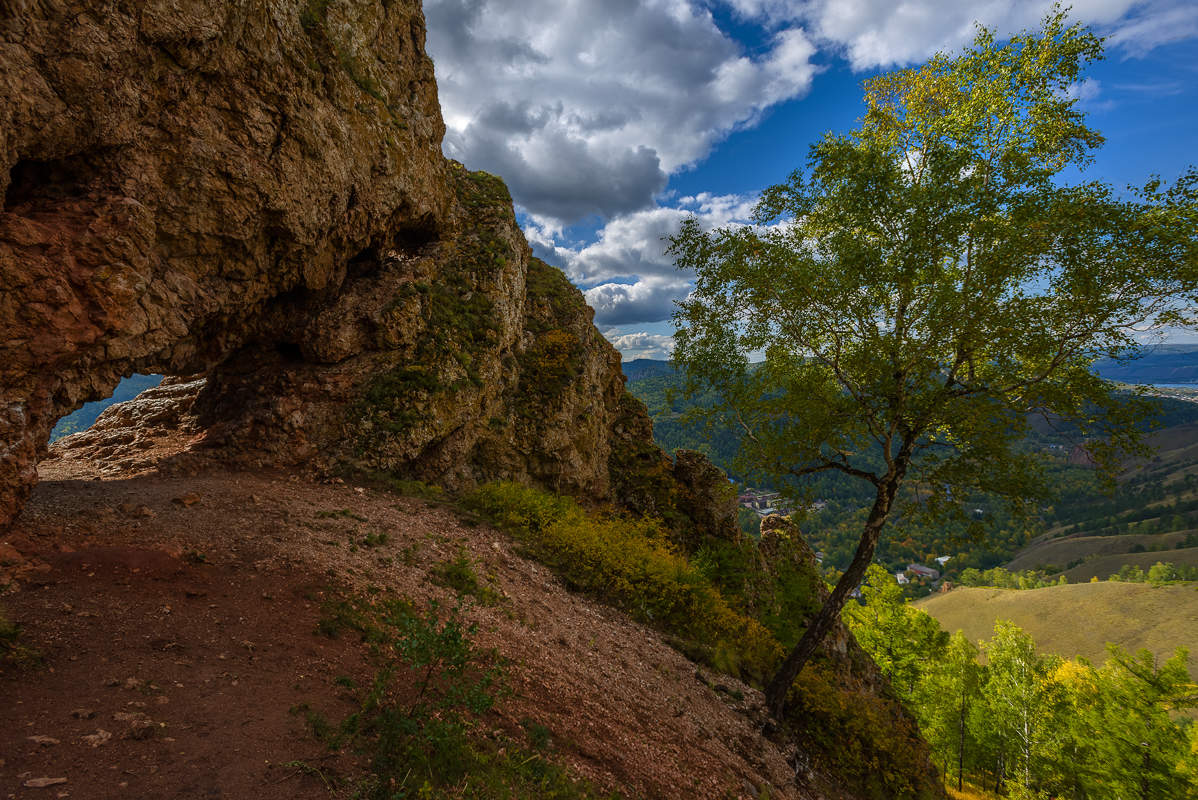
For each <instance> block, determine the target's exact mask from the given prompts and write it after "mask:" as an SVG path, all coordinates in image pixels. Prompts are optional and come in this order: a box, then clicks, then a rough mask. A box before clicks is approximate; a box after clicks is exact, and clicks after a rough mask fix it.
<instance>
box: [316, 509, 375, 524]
mask: <svg viewBox="0 0 1198 800" xmlns="http://www.w3.org/2000/svg"><path fill="white" fill-rule="evenodd" d="M316 518H317V519H338V518H341V519H352V520H356V521H357V522H369V521H370V520H368V519H366V517H364V516H362V515H361V514H356V513H354V512H353V511H350V510H349V509H348V508H338V509H335V510H333V511H317V512H316Z"/></svg>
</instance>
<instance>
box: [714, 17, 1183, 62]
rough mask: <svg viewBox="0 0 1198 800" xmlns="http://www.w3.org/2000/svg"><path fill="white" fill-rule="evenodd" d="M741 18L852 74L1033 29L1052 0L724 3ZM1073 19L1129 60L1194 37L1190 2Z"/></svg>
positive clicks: (918, 60)
mask: <svg viewBox="0 0 1198 800" xmlns="http://www.w3.org/2000/svg"><path fill="white" fill-rule="evenodd" d="M724 2H725V3H726V4H727V5H728V6H729V7H730V8H732V9H733V10H735V11H736V12H737V13H738V14H739V15H741V16H742V17H744V18H746V19H749V20H753V21H757V22H760V23H762V24H767V25H772V26H775V27H782V26H788V25H796V24H801V25H804V26H806V27H807V29H808V30H809V32H810V33H811V35H812V37H813V38H815V39H816V41H817V42H819V43H821V44H824V45H828V46H831V47H834V48H839V49H840V50H841V51H842V52H843V53H844V55H845V57H846V58H847V59H848V60H849V62H850V63H851V64H852V65H853V67H854V69H859V70H864V69H873V68H877V67H890V66H894V65H900V64H911V63H915V62H920V61H923V60H925V59H927V58H928V57H929V56H931V55H932V54H933V53H935V52H937V51H940V50H956V49H959V48H960V47H962V46H963V45H966V44H968V43H969V41H970V40H971V39H972V38H973V35H974V31H975V23H981V24H982V25H985V26H986V27H988V28H994V29H996V30H997V31H998V33H999V35H1000V36H1006V35H1010V34H1013V33H1016V32H1018V31H1020V30H1024V29H1034V28H1035V27H1036V26H1037V25H1038V24H1039V22H1040V20H1041V19H1043V18H1044V15H1045V14H1046V13H1047V12H1048V11H1049V10H1050V9H1051V8H1052V5H1053V0H972V1H969V2H967V1H965V0H806V2H786V0H724ZM1069 5H1070V17H1071V19H1075V20H1078V21H1080V22H1083V23H1085V24H1088V25H1092V26H1094V27H1095V28H1096V29H1097V30H1098V31H1099V33H1102V34H1105V35H1107V36H1108V37H1109V38H1108V45H1109V46H1111V47H1122V48H1123V49H1124V50H1125V51H1126V52H1128V53H1129V54H1131V55H1143V54H1144V53H1146V52H1148V51H1149V50H1152V49H1153V48H1154V47H1158V46H1160V45H1162V44H1167V43H1169V42H1173V41H1179V40H1182V39H1187V38H1190V37H1192V36H1195V35H1198V5H1196V4H1195V3H1194V2H1193V0H1147V2H1146V1H1145V0H1073V2H1072V3H1070V4H1069Z"/></svg>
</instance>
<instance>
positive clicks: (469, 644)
mask: <svg viewBox="0 0 1198 800" xmlns="http://www.w3.org/2000/svg"><path fill="white" fill-rule="evenodd" d="M325 612H326V617H329V618H330V620H331V622H332V623H334V624H335V625H336V627H337V628H338V629H344V628H350V629H354V630H357V631H358V632H359V633H361V635H362V638H363V640H364V641H366V642H368V643H369V644H370V647H371V653H372V655H373V657H374V660H375V661H376V663H377V664H378V670H377V672H376V673H375V675H374V678H373V679H372V680H371V681H370V683H369V685H367V686H364V687H358V686H356V685H355V684H354V682H353V681H352V680H350V679H348V678H344V677H342V678H338V679H337V683H338V685H340V686H343V687H345V688H346V689H348V690H349V691H351V693H353V695H354V697H355V698H356V700H357V703H358V710H357V711H355V712H354V713H353V714H351V715H350V716H348V717H346V718H345V719H344V720H341V721H340V722H339V723H332V722H330V721H329V720H327V719H326V718H325V717H324V716H323V715H321V714H319V713H317V712H315V711H313V710H312V709H310V708H308V707H307V706H306V705H303V706H297V707H295V708H293V709H292V712H293V713H296V714H302V715H303V716H304V717H305V719H306V720H307V723H308V725H309V727H310V728H311V730H312V732H313V734H314V735H315V736H317V737H318V738H319V739H320V740H321V741H323V742H325V744H327V745H328V747H329V748H330V749H339V748H342V747H348V748H350V749H352V750H354V751H356V752H358V753H361V754H363V755H365V756H367V757H368V758H369V760H370V767H369V775H368V776H367V777H366V778H364V779H363V780H362V781H361V782H360V785H359V786H358V787H357V792H356V793H355V795H354V796H355V797H363V798H370V800H395V798H409V797H446V796H455V797H456V796H469V797H475V798H496V800H498V798H510V797H543V798H562V800H571V799H573V798H597V797H600V796H605V795H600V794H599V793H598V792H597V791H596V790H595V788H594V787H593V786H592V785H591V784H589V783H588V782H586V781H580V780H577V779H575V778H573V777H572V776H571V775H570V774H569V773H568V772H567V771H566V770H565V769H563V768H562V767H560V766H558V765H556V764H553V763H551V762H549V761H547V760H546V759H545V758H544V757H543V755H542V754H541V753H540V752H532V753H530V752H528V751H526V750H524V749H522V748H521V747H519V746H517V745H516V744H515V743H514V742H509V741H507V740H506V739H503V738H502V737H500V738H498V739H496V738H494V737H492V738H486V737H483V736H481V735H478V734H477V733H476V729H477V727H478V722H479V719H480V718H481V717H482V716H483V715H485V714H486V713H487V712H488V711H490V710H491V708H492V707H493V706H494V704H495V702H496V701H497V700H498V699H499V698H500V697H502V696H503V695H504V694H505V693H506V689H505V687H504V680H503V679H504V665H503V663H502V661H501V660H500V658H499V657H498V655H497V654H496V653H495V651H493V650H482V649H479V648H478V647H476V646H475V644H474V641H473V637H474V634H475V632H476V628H475V626H474V625H470V624H467V623H466V622H465V621H464V620H463V619H462V616H461V608H460V607H459V606H454V607H452V608H450V609H448V610H443V609H442V608H441V607H440V606H439V605H438V604H436V603H432V604H430V606H429V608H428V609H427V610H426V611H425V612H423V613H419V612H417V611H415V610H414V609H413V607H412V605H411V604H410V603H408V602H407V601H405V600H402V599H399V598H389V597H381V596H375V597H374V598H373V599H370V600H365V599H354V600H346V599H336V600H333V601H330V602H329V603H326V607H325ZM526 729H527V730H529V731H530V740H531V741H532V742H533V743H534V746H537V745H536V743H537V742H538V741H540V742H541V743H542V744H546V743H547V741H548V729H547V728H544V727H543V726H538V725H536V723H533V722H531V721H528V724H527V725H526ZM539 731H545V733H544V737H543V739H542V738H541V737H540V736H539ZM294 766H297V767H300V765H299V764H298V762H296V763H295V764H294ZM302 771H305V772H309V770H306V769H303V770H302ZM310 774H311V773H310ZM318 777H320V778H321V780H322V781H325V782H326V786H327V778H326V776H325V775H324V774H323V773H321V774H320V775H318ZM467 788H468V789H469V794H465V791H466V789H467ZM613 797H614V795H613Z"/></svg>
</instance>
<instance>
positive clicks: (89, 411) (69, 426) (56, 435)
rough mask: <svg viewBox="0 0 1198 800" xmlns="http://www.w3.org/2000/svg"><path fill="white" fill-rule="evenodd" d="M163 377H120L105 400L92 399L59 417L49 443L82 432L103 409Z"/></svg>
mask: <svg viewBox="0 0 1198 800" xmlns="http://www.w3.org/2000/svg"><path fill="white" fill-rule="evenodd" d="M163 377H164V376H163V375H131V376H130V377H128V378H122V379H121V382H120V383H118V384H117V387H116V388H115V389H113V391H112V395H110V396H109V397H108V398H107V399H106V400H94V401H92V402H90V403H84V404H83V406H82V407H81V408H78V409H76V410H75V411H72V412H71V413H70V414H67V415H66V416H65V417H63V418H62V419H60V420H59V421H58V423H57V424H56V425H55V426H54V430H52V431H51V432H50V443H51V444H53V443H54V442H56V441H58V440H59V439H61V438H63V437H64V436H70V435H71V434H72V433H82V432H83V431H86V430H88V429H89V428H91V426H92V425H94V424H95V422H96V419H98V418H99V416H100V414H101V413H103V411H104V409H106V408H108V407H109V406H111V405H115V404H116V403H123V402H125V401H126V400H132V399H133V398H134V397H137V396H138V395H139V394H141V393H142V392H144V391H145V390H146V389H153V388H154V387H155V386H157V385H158V384H160V383H162V379H163Z"/></svg>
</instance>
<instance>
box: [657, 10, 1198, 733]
mask: <svg viewBox="0 0 1198 800" xmlns="http://www.w3.org/2000/svg"><path fill="white" fill-rule="evenodd" d="M1101 52H1102V49H1101V42H1100V40H1099V39H1098V38H1097V37H1095V36H1094V35H1093V34H1092V33H1091V32H1090V31H1089V30H1088V29H1086V28H1084V27H1081V26H1078V25H1071V24H1068V21H1067V19H1066V17H1065V13H1064V12H1063V11H1061V10H1060V9H1059V8H1058V9H1056V10H1054V11H1053V12H1052V13H1050V14H1049V16H1048V17H1047V18H1046V19H1045V21H1044V23H1043V26H1042V28H1041V29H1040V30H1039V31H1036V32H1030V33H1024V34H1022V35H1019V36H1015V37H1013V38H1012V39H1011V40H1010V41H1009V42H1006V43H1000V42H998V41H996V39H995V37H994V35H993V34H992V33H991V32H989V31H986V30H980V31H979V33H978V34H977V37H976V38H975V40H974V42H973V45H972V47H971V48H970V49H969V50H967V51H966V52H964V53H963V54H961V55H957V56H949V55H939V56H937V57H935V58H933V59H932V60H931V61H929V62H928V63H927V64H926V65H923V66H921V67H918V68H913V69H905V70H899V71H896V72H892V73H889V74H886V75H882V76H879V77H877V78H874V79H871V80H869V81H867V82H866V84H865V91H866V94H865V101H866V108H867V111H866V114H865V117H864V119H863V121H862V124H861V125H860V127H858V128H857V129H856V130H854V131H852V132H850V133H847V134H833V133H829V134H827V135H825V136H824V138H823V139H822V140H821V141H819V142H818V143H816V144H815V145H813V146H812V148H811V150H810V155H809V158H808V163H807V168H806V170H805V171H803V170H800V171H796V172H794V173H793V174H792V175H791V176H790V178H789V179H788V180H787V181H786V182H785V183H782V184H780V185H778V186H774V187H772V188H770V189H768V190H766V191H765V193H764V194H763V196H762V198H761V200H760V202H759V204H758V205H757V208H756V211H755V214H754V219H753V223H754V224H752V225H748V226H733V227H725V228H720V229H716V230H713V231H704V230H703V229H702V228H701V226H700V225H699V223H698V221H697V220H693V219H692V220H689V221H687V222H685V223H684V224H683V226H682V228H681V230H680V232H679V233H678V235H677V236H675V237H672V239H671V244H670V250H671V253H672V254H673V256H674V257H675V260H676V264H677V266H678V267H679V268H681V269H684V270H688V271H692V272H693V274H694V275H695V283H696V285H695V291H694V293H693V294H692V295H691V297H689V298H688V299H687V300H686V301H684V302H682V303H681V304H680V307H679V309H678V311H677V312H676V314H675V323H676V326H677V328H678V330H677V333H676V337H675V341H676V350H675V352H674V360H675V362H676V363H677V364H678V365H679V366H680V367H682V368H683V370H684V371H685V374H686V376H687V385H688V388H689V389H690V390H693V391H710V390H714V392H715V393H716V394H717V395H718V397H719V398H720V400H721V402H720V403H719V404H718V405H716V406H714V407H712V408H710V409H709V413H710V414H711V415H712V416H713V417H714V418H716V419H717V420H718V421H719V422H720V423H721V424H724V425H728V426H730V427H732V428H734V429H735V430H737V431H738V432H739V434H740V435H741V436H742V437H743V438H744V446H743V448H742V453H743V454H744V457H745V458H746V459H747V460H748V461H749V462H751V465H752V467H753V468H755V469H757V470H759V471H765V472H767V473H769V474H772V475H775V476H777V477H778V478H779V480H780V481H781V480H783V479H787V480H789V482H790V483H789V485H791V486H795V487H800V488H801V486H802V483H803V481H804V480H809V479H810V478H811V477H812V476H816V475H820V474H822V473H825V472H829V471H838V472H841V473H844V474H846V475H849V476H852V477H854V478H858V479H860V480H862V481H864V482H866V484H868V485H870V486H871V490H872V495H873V496H872V505H871V506H870V509H869V513H868V516H867V517H866V520H865V522H864V525H863V528H862V533H861V540H860V544H859V546H858V548H857V551H856V554H855V555H854V559H853V562H852V564H851V565H850V567H849V569H848V570H846V572H845V573H844V577H843V578H842V579H841V580H840V582H839V583H838V584H837V586H836V588H835V589H834V591H833V592H832V595H831V596H830V598H829V600H828V602H827V603H826V604H825V607H824V609H823V610H822V611H821V612H820V613H819V614H818V615H817V616H816V618H815V619H814V620H813V622H812V624H811V625H810V627H809V628H808V631H807V634H806V635H805V636H804V638H803V640H801V641H800V642H799V644H798V645H797V646H796V649H795V651H794V652H792V653H791V656H790V657H789V658H788V659H787V661H786V663H784V665H783V667H782V668H781V670H780V671H779V674H778V675H777V676H776V677H775V680H774V681H773V682H772V683H771V685H770V687H769V689H768V691H767V699H768V701H769V704H770V708H771V710H772V711H773V712H774V713H775V715H776V716H778V715H780V714H781V712H782V707H783V704H784V701H785V693H786V691H787V689H788V688H789V686H790V684H791V683H792V682H793V679H794V678H795V676H797V674H798V671H799V670H800V669H801V668H802V665H803V663H805V661H806V660H807V658H808V657H809V656H810V655H811V654H812V652H814V648H815V647H816V645H817V644H818V642H819V641H820V639H822V637H823V636H824V634H825V633H826V632H827V630H828V628H829V626H830V625H831V622H832V620H833V619H834V618H835V616H836V614H837V613H838V612H839V610H840V609H841V608H842V607H843V604H844V600H845V598H846V597H847V596H848V593H849V592H850V591H851V590H852V589H853V588H854V587H855V586H856V585H857V584H858V583H860V581H861V579H862V577H863V576H864V573H865V568H866V566H867V565H868V564H869V562H870V560H871V559H872V556H873V552H874V548H875V547H876V544H877V541H878V537H879V536H880V535H881V531H882V529H883V527H884V525H885V523H886V521H887V519H888V518H889V517H890V515H891V513H892V511H893V510H894V508H895V503H896V499H897V498H898V497H899V494H898V490H899V488H900V487H904V486H905V487H907V488H908V489H911V490H913V491H911V492H909V494H911V495H912V496H913V497H916V498H917V500H916V502H914V503H912V504H911V506H912V507H911V509H910V511H912V512H916V511H917V512H919V513H924V514H927V515H930V516H931V517H933V518H936V517H941V518H942V517H945V516H957V517H961V516H962V515H963V514H964V513H965V510H964V509H962V508H961V507H960V504H959V503H958V502H957V501H956V498H958V497H960V496H961V495H962V494H963V493H964V492H968V491H985V492H989V493H991V494H992V495H994V496H996V497H1000V498H1005V499H1006V500H1008V501H1009V502H1010V503H1012V504H1013V505H1014V506H1016V507H1017V506H1019V505H1020V504H1023V503H1027V502H1028V501H1031V500H1036V499H1039V498H1042V497H1044V496H1045V494H1046V490H1047V488H1048V487H1046V486H1045V485H1044V482H1043V481H1042V479H1041V472H1040V469H1039V461H1038V456H1037V454H1036V453H1035V452H1031V451H1028V450H1026V449H1025V448H1022V447H1021V446H1020V442H1021V440H1022V439H1023V438H1024V436H1025V434H1026V432H1027V430H1028V427H1029V424H1030V422H1029V420H1030V419H1031V418H1032V416H1033V415H1043V416H1044V417H1046V418H1048V419H1050V420H1054V421H1064V422H1067V423H1068V424H1070V425H1072V426H1075V429H1076V431H1077V432H1078V435H1079V436H1081V437H1084V438H1085V440H1086V442H1087V447H1088V449H1089V450H1090V452H1091V455H1092V456H1093V458H1094V459H1095V461H1096V463H1097V464H1098V465H1099V466H1100V467H1106V468H1108V469H1109V468H1112V467H1113V466H1114V464H1116V463H1117V460H1118V458H1119V455H1120V453H1122V452H1126V451H1128V450H1131V449H1134V448H1135V447H1136V446H1137V442H1138V436H1139V434H1138V429H1137V427H1136V426H1135V425H1133V424H1132V422H1133V421H1134V420H1135V419H1136V418H1137V416H1138V415H1140V414H1141V413H1142V405H1141V404H1140V403H1137V401H1136V398H1135V397H1134V396H1132V397H1126V396H1123V397H1120V396H1117V395H1116V394H1115V393H1114V392H1113V391H1112V390H1113V384H1111V383H1110V382H1108V381H1105V380H1103V379H1101V378H1099V377H1098V376H1097V375H1095V374H1094V373H1093V371H1092V370H1091V369H1090V367H1091V365H1092V363H1093V362H1094V361H1095V360H1096V359H1098V358H1104V357H1107V358H1117V359H1126V358H1130V357H1133V356H1134V355H1135V354H1136V353H1137V352H1138V350H1139V348H1140V346H1141V345H1140V342H1141V339H1142V336H1141V334H1142V332H1143V331H1145V330H1153V329H1159V328H1161V327H1162V326H1168V325H1183V324H1191V323H1193V321H1194V314H1195V308H1196V306H1198V282H1196V280H1195V276H1196V274H1198V172H1195V171H1194V170H1191V171H1190V172H1189V173H1187V174H1186V175H1184V176H1182V177H1181V178H1180V179H1179V180H1177V181H1176V182H1175V183H1174V184H1172V185H1169V186H1166V185H1164V184H1162V183H1161V182H1160V181H1159V180H1155V179H1154V180H1152V181H1149V182H1148V183H1147V184H1146V185H1145V186H1144V187H1143V188H1141V189H1138V190H1135V191H1129V192H1126V193H1121V192H1119V191H1116V190H1115V189H1114V188H1112V187H1111V186H1109V185H1107V184H1105V183H1103V182H1101V181H1097V180H1085V181H1082V180H1076V181H1073V182H1071V180H1072V179H1074V178H1076V177H1077V176H1079V175H1080V174H1081V170H1083V169H1084V167H1086V166H1087V165H1088V164H1089V162H1090V158H1091V156H1090V154H1091V152H1092V151H1093V150H1094V148H1096V147H1098V146H1100V145H1101V143H1102V137H1101V135H1100V134H1099V133H1098V132H1097V131H1095V130H1093V129H1092V128H1090V127H1088V126H1087V125H1086V121H1085V118H1084V115H1083V114H1082V112H1081V110H1080V109H1079V108H1078V107H1077V103H1076V100H1075V95H1076V93H1075V92H1074V91H1073V90H1074V88H1075V87H1076V85H1077V84H1078V82H1079V81H1080V80H1081V79H1082V71H1083V69H1084V67H1085V66H1086V65H1087V64H1088V63H1089V62H1092V61H1094V60H1095V59H1098V58H1100V57H1101ZM1067 179H1071V180H1067ZM758 361H760V363H755V362H758Z"/></svg>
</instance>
